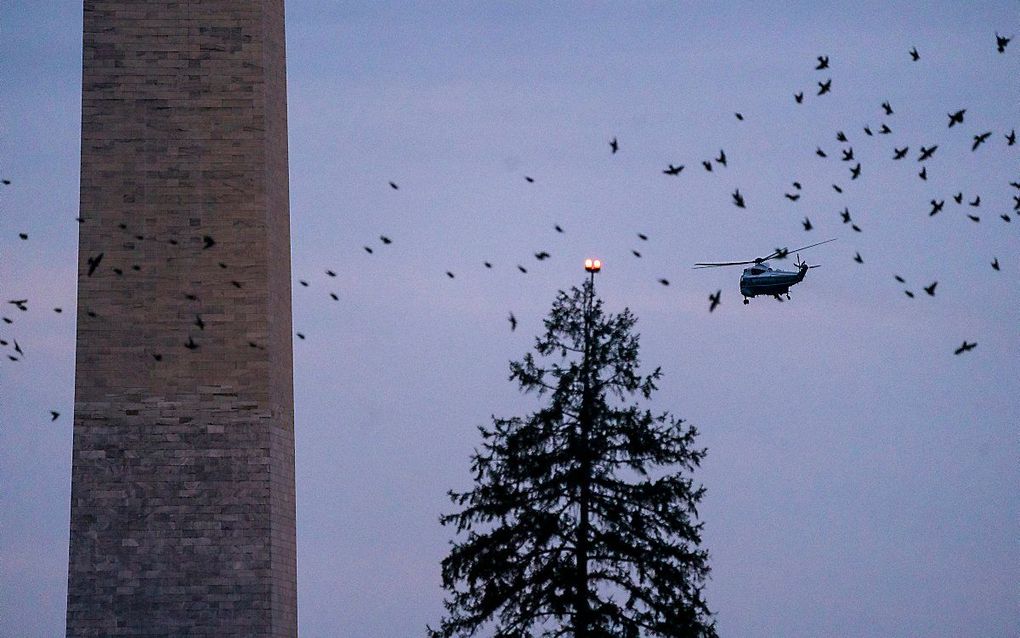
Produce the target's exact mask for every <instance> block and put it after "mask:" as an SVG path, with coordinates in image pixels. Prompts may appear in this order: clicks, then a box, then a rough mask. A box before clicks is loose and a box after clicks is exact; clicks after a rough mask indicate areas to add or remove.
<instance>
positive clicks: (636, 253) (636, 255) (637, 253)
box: [630, 249, 641, 259]
mask: <svg viewBox="0 0 1020 638" xmlns="http://www.w3.org/2000/svg"><path fill="white" fill-rule="evenodd" d="M630 252H631V254H633V255H634V256H635V257H637V258H638V259H641V253H639V252H638V251H636V250H633V249H631V251H630Z"/></svg>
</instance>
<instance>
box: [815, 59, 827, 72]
mask: <svg viewBox="0 0 1020 638" xmlns="http://www.w3.org/2000/svg"><path fill="white" fill-rule="evenodd" d="M827 68H829V56H827V55H820V56H818V66H816V67H815V71H821V70H822V69H827Z"/></svg>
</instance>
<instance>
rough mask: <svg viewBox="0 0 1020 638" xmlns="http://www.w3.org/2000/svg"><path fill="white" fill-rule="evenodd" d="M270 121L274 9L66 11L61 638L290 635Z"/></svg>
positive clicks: (291, 555)
mask: <svg viewBox="0 0 1020 638" xmlns="http://www.w3.org/2000/svg"><path fill="white" fill-rule="evenodd" d="M286 113H287V104H286V75H285V47H284V19H283V0H177V1H169V0H85V2H84V47H83V73H82V140H81V157H82V160H81V209H80V215H81V217H82V218H83V220H84V221H83V222H82V223H81V225H80V238H79V276H78V322H77V330H78V333H77V358H76V364H75V365H76V370H75V415H74V446H73V468H72V488H71V529H70V557H69V566H68V595H67V635H68V636H219V637H234V636H253V637H254V636H260V637H261V636H272V637H283V636H287V637H292V636H296V635H297V592H296V571H297V568H296V551H295V527H294V416H293V381H292V370H293V364H292V358H291V357H292V355H291V310H290V298H291V291H290V233H289V223H290V222H289V208H288V176H287V170H288V168H287V122H286ZM205 237H209V238H211V239H212V240H213V242H214V244H213V245H211V246H209V247H206V245H207V244H208V243H209V242H207V241H205V240H204V238H205ZM100 253H102V254H103V257H102V260H101V261H100V262H99V265H98V267H96V269H95V272H93V273H92V275H91V276H89V275H88V271H89V258H94V257H96V256H97V255H99V254H100ZM199 323H201V324H202V326H201V327H200V326H199ZM189 343H190V344H192V345H194V346H197V347H194V348H189V347H187V345H186V344H189Z"/></svg>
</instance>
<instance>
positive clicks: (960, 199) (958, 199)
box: [953, 191, 963, 204]
mask: <svg viewBox="0 0 1020 638" xmlns="http://www.w3.org/2000/svg"><path fill="white" fill-rule="evenodd" d="M953 199H954V200H956V203H957V204H962V203H963V191H960V192H959V193H957V194H955V195H953Z"/></svg>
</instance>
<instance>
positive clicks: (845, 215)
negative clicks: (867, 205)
mask: <svg viewBox="0 0 1020 638" xmlns="http://www.w3.org/2000/svg"><path fill="white" fill-rule="evenodd" d="M840 216H841V217H842V218H843V223H844V224H849V223H850V209H849V208H847V207H845V206H844V207H843V211H842V212H841V213H840Z"/></svg>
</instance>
